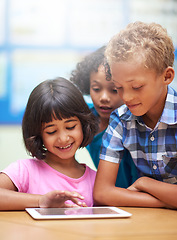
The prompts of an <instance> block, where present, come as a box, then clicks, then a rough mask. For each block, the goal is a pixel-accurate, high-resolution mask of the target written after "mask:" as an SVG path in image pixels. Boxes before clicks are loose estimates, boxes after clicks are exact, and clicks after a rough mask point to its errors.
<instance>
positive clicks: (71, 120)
mask: <svg viewBox="0 0 177 240" xmlns="http://www.w3.org/2000/svg"><path fill="white" fill-rule="evenodd" d="M69 122H77V119H67V120H66V121H65V123H69ZM54 126H55V124H48V125H46V126H45V127H44V128H43V129H46V128H49V127H54Z"/></svg>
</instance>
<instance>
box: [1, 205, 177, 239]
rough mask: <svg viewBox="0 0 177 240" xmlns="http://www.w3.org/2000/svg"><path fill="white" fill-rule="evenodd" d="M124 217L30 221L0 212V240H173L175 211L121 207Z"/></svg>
mask: <svg viewBox="0 0 177 240" xmlns="http://www.w3.org/2000/svg"><path fill="white" fill-rule="evenodd" d="M121 209H123V210H126V211H128V212H130V213H132V214H133V215H132V216H131V217H130V218H124V219H87V220H86V219H85V220H33V219H32V218H31V217H30V216H29V215H28V213H26V212H25V211H9V212H0V239H1V240H16V239H18V240H36V239H37V240H59V239H62V240H65V239H68V240H76V239H77V240H91V239H97V240H99V239H103V240H119V239H121V240H128V239H131V240H149V239H150V240H174V239H175V240H177V211H175V210H168V209H154V208H128V207H127V208H126V207H124V208H123V207H121Z"/></svg>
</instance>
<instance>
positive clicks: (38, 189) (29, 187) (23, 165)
mask: <svg viewBox="0 0 177 240" xmlns="http://www.w3.org/2000/svg"><path fill="white" fill-rule="evenodd" d="M2 172H3V173H5V174H7V175H8V176H9V178H10V179H11V180H12V182H13V183H14V184H15V186H16V187H17V189H18V191H19V192H24V193H31V194H45V193H47V192H50V191H53V190H67V191H76V192H78V193H80V194H81V195H82V196H84V200H83V201H84V202H85V203H86V204H87V206H88V207H90V206H93V186H94V181H95V176H96V172H95V171H94V170H92V169H90V168H89V167H88V166H86V170H85V173H84V175H83V176H82V177H80V178H78V179H75V178H70V177H68V176H66V175H64V174H62V173H60V172H58V171H56V170H55V169H53V168H52V167H50V166H49V165H48V164H47V163H45V162H44V161H42V160H38V159H23V160H18V161H16V162H14V163H11V164H10V165H9V166H8V167H7V168H5V169H4V170H3V171H2Z"/></svg>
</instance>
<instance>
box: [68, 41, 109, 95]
mask: <svg viewBox="0 0 177 240" xmlns="http://www.w3.org/2000/svg"><path fill="white" fill-rule="evenodd" d="M105 49H106V46H102V47H101V48H99V49H97V50H96V51H95V52H93V53H91V54H89V55H87V56H86V57H85V58H84V59H83V60H82V61H81V62H79V63H78V64H77V65H76V69H75V70H73V71H72V72H71V77H70V80H71V81H72V82H73V83H74V84H76V85H77V86H78V88H79V89H80V91H81V92H82V94H86V95H89V94H90V74H91V73H92V72H98V67H99V66H100V65H104V62H105V59H104V58H105V57H104V52H105Z"/></svg>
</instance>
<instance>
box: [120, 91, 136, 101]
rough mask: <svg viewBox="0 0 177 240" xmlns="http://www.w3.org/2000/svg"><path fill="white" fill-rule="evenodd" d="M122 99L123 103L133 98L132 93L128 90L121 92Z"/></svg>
mask: <svg viewBox="0 0 177 240" xmlns="http://www.w3.org/2000/svg"><path fill="white" fill-rule="evenodd" d="M122 99H123V101H124V102H125V103H127V102H130V101H131V100H132V99H133V95H132V94H131V93H130V92H124V93H123V94H122Z"/></svg>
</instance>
